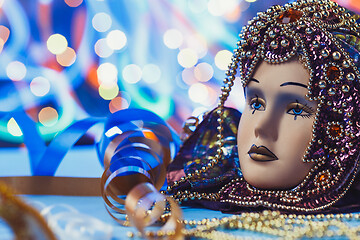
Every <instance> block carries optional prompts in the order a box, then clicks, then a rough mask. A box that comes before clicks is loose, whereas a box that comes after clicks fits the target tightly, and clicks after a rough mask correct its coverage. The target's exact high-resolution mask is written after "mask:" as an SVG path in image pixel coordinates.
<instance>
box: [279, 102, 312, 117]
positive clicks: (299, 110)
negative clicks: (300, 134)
mask: <svg viewBox="0 0 360 240" xmlns="http://www.w3.org/2000/svg"><path fill="white" fill-rule="evenodd" d="M286 113H287V114H290V115H293V116H294V120H296V118H297V117H298V116H300V117H303V118H304V117H306V118H309V117H311V116H312V115H313V113H314V110H313V109H312V108H311V107H309V106H307V105H306V104H305V105H303V104H301V103H299V102H296V103H291V104H290V105H289V107H288V110H287V111H286Z"/></svg>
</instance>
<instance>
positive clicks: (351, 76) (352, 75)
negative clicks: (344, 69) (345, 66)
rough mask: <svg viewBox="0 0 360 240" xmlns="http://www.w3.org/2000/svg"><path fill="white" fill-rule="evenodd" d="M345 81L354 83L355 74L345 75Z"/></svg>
mask: <svg viewBox="0 0 360 240" xmlns="http://www.w3.org/2000/svg"><path fill="white" fill-rule="evenodd" d="M346 79H347V80H349V81H354V80H355V74H354V73H348V75H346Z"/></svg>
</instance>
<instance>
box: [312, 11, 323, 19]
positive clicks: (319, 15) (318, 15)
mask: <svg viewBox="0 0 360 240" xmlns="http://www.w3.org/2000/svg"><path fill="white" fill-rule="evenodd" d="M314 17H315V18H322V15H321V13H319V12H316V13H314Z"/></svg>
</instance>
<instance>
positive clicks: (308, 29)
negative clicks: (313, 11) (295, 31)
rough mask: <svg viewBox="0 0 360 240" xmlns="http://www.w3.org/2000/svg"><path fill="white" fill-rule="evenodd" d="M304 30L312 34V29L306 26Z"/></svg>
mask: <svg viewBox="0 0 360 240" xmlns="http://www.w3.org/2000/svg"><path fill="white" fill-rule="evenodd" d="M305 32H306V34H312V32H313V31H312V29H311V28H306V29H305Z"/></svg>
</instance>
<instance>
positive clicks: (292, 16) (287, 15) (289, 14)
mask: <svg viewBox="0 0 360 240" xmlns="http://www.w3.org/2000/svg"><path fill="white" fill-rule="evenodd" d="M302 15H303V13H302V12H301V11H299V10H295V9H289V10H287V11H285V12H283V13H282V14H280V16H279V17H278V18H277V19H276V21H277V22H278V23H283V24H285V23H293V22H296V21H297V20H299V19H300V18H301V16H302Z"/></svg>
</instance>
